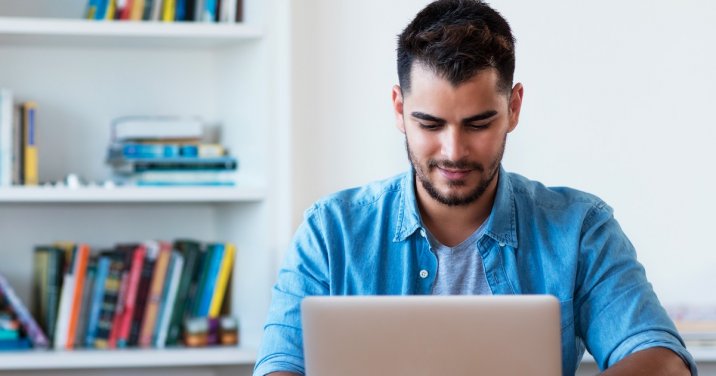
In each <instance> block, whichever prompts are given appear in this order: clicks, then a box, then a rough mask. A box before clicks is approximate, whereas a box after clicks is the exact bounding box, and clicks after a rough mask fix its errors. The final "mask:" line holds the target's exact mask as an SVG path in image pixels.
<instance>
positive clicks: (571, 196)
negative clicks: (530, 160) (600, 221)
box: [506, 173, 612, 219]
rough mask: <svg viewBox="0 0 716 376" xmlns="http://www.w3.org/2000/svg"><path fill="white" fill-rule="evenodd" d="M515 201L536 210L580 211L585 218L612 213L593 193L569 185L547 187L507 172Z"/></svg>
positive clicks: (520, 205)
mask: <svg viewBox="0 0 716 376" xmlns="http://www.w3.org/2000/svg"><path fill="white" fill-rule="evenodd" d="M506 175H507V179H508V180H509V183H510V186H511V188H512V192H513V194H514V198H515V203H516V204H517V206H518V207H523V208H525V207H531V208H533V209H534V210H538V211H543V212H544V211H550V212H563V213H572V214H576V213H575V211H576V212H578V213H580V214H581V215H582V216H584V217H585V219H588V218H589V217H591V216H593V215H595V214H598V213H603V214H606V215H611V214H612V208H611V207H610V206H609V205H607V204H606V203H605V202H604V201H603V200H602V199H601V198H599V197H597V196H596V195H594V194H591V193H588V192H584V191H581V190H578V189H574V188H569V187H562V186H556V187H549V186H545V185H544V184H542V183H540V182H538V181H535V180H530V179H528V178H526V177H524V176H522V175H519V174H516V173H507V174H506Z"/></svg>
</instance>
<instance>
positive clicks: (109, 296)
mask: <svg viewBox="0 0 716 376" xmlns="http://www.w3.org/2000/svg"><path fill="white" fill-rule="evenodd" d="M122 264H123V263H122V260H121V259H119V258H118V257H117V255H114V257H113V258H112V259H111V261H110V266H109V274H108V275H107V279H106V280H105V283H104V297H103V298H102V308H101V309H100V314H99V322H98V323H97V333H96V337H95V341H94V346H95V347H96V348H99V349H106V348H109V336H110V333H111V331H112V324H113V320H114V314H115V311H116V309H117V299H118V298H119V290H120V288H121V285H122V270H123V269H124V266H123V265H122Z"/></svg>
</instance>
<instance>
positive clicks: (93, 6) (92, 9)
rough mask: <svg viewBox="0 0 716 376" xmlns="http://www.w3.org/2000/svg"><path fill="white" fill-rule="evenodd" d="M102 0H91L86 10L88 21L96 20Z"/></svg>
mask: <svg viewBox="0 0 716 376" xmlns="http://www.w3.org/2000/svg"><path fill="white" fill-rule="evenodd" d="M99 3H100V0H89V1H88V2H87V9H85V18H86V19H88V20H94V19H95V18H96V16H97V12H98V9H97V7H98V6H99Z"/></svg>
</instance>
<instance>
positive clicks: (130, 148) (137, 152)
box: [107, 142, 226, 163]
mask: <svg viewBox="0 0 716 376" xmlns="http://www.w3.org/2000/svg"><path fill="white" fill-rule="evenodd" d="M107 154H108V155H107V160H108V161H109V162H110V163H112V162H115V161H116V162H122V160H124V159H138V158H178V157H183V158H220V157H223V156H225V155H226V149H225V148H224V147H223V146H221V145H219V144H203V143H173V142H143V143H140V142H121V143H113V144H111V145H110V147H109V151H108V153H107Z"/></svg>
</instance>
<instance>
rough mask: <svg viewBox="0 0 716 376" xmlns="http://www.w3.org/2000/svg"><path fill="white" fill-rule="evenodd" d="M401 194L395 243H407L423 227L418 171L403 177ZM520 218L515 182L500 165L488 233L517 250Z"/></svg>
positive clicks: (411, 171) (499, 241)
mask: <svg viewBox="0 0 716 376" xmlns="http://www.w3.org/2000/svg"><path fill="white" fill-rule="evenodd" d="M400 194H401V196H402V197H401V199H400V200H399V202H400V207H399V211H398V225H397V226H396V230H395V236H394V237H393V241H394V242H400V241H404V240H405V239H407V238H408V237H409V236H410V235H412V234H413V233H415V231H417V230H418V229H421V228H422V222H421V220H420V211H419V210H418V200H417V198H416V196H415V172H414V171H413V170H412V169H411V170H410V172H408V173H406V174H405V175H404V176H403V179H402V181H401V189H400ZM516 215H517V213H516V210H515V198H514V192H513V188H512V183H511V182H510V177H509V175H508V174H507V172H506V171H505V170H504V169H503V168H502V166H500V172H499V176H498V181H497V192H496V194H495V202H494V204H493V205H492V212H491V214H490V217H489V222H488V223H487V228H486V230H485V234H486V235H488V236H489V237H491V238H493V239H495V241H497V242H498V243H500V244H501V245H502V244H504V245H509V246H510V247H512V248H517V226H516V223H517V218H516Z"/></svg>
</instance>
